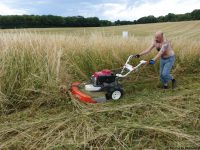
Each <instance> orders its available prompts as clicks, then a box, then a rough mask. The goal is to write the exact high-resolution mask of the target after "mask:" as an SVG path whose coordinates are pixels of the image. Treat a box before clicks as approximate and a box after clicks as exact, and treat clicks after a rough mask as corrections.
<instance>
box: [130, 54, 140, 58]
mask: <svg viewBox="0 0 200 150" xmlns="http://www.w3.org/2000/svg"><path fill="white" fill-rule="evenodd" d="M131 58H140V55H139V54H136V55H132V57H131Z"/></svg>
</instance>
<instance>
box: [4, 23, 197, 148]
mask: <svg viewBox="0 0 200 150" xmlns="http://www.w3.org/2000/svg"><path fill="white" fill-rule="evenodd" d="M199 26H200V21H190V22H177V23H158V24H147V25H132V26H119V27H105V28H52V29H15V30H0V34H1V36H0V149H181V148H182V149H183V148H190V149H198V148H199V147H200V77H199V75H200V67H199V66H200V53H199V50H200V42H199V40H200V28H199ZM157 30H162V31H164V33H165V35H166V37H167V39H168V40H170V41H171V42H172V46H173V48H174V50H175V53H176V64H175V66H174V68H173V75H174V76H175V77H176V79H177V81H178V87H177V88H176V89H175V90H172V89H169V90H162V89H159V88H157V85H158V84H159V63H158V62H157V63H156V65H154V66H148V65H147V66H144V67H143V68H141V69H140V70H139V71H138V72H137V73H135V74H131V75H130V76H129V77H127V78H126V79H124V80H123V85H124V88H125V92H126V94H125V96H124V97H123V99H121V100H120V101H109V102H106V103H100V104H95V105H93V104H83V103H81V102H79V101H77V100H75V99H74V98H73V97H71V96H70V95H69V94H68V93H62V92H60V90H59V87H60V85H66V86H67V88H68V87H69V85H70V83H71V82H73V81H85V80H87V79H88V78H89V77H90V75H91V73H92V72H94V71H99V70H102V69H105V68H108V69H114V68H119V67H121V66H122V65H123V64H124V61H125V60H126V58H127V57H128V56H129V55H130V54H134V53H138V52H139V51H141V50H144V49H145V48H147V47H148V46H149V44H151V42H152V38H153V34H154V33H155V32H156V31H157ZM122 31H129V38H128V39H124V38H122V37H121V32H122ZM155 54H156V50H154V52H152V53H151V54H149V55H147V56H145V57H143V58H142V59H145V60H149V59H150V58H152V57H153V56H154V55H155ZM138 61H139V60H134V61H133V62H132V63H133V64H136V63H137V62H138Z"/></svg>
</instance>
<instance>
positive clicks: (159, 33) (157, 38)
mask: <svg viewBox="0 0 200 150" xmlns="http://www.w3.org/2000/svg"><path fill="white" fill-rule="evenodd" d="M155 41H156V43H162V42H163V41H164V35H163V32H162V31H157V32H156V34H155Z"/></svg>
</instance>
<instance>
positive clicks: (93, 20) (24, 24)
mask: <svg viewBox="0 0 200 150" xmlns="http://www.w3.org/2000/svg"><path fill="white" fill-rule="evenodd" d="M190 20H200V9H195V10H193V11H192V12H191V13H185V14H173V13H169V14H168V15H166V16H159V17H154V16H152V15H150V16H145V17H142V18H139V19H138V20H134V21H120V20H117V21H115V22H111V21H108V20H100V19H99V18H97V17H88V18H85V17H82V16H73V17H61V16H53V15H42V16H39V15H7V16H1V15H0V28H1V29H8V28H50V27H102V26H118V25H130V24H146V23H159V22H176V21H190Z"/></svg>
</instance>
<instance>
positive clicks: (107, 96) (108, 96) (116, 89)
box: [105, 88, 124, 100]
mask: <svg viewBox="0 0 200 150" xmlns="http://www.w3.org/2000/svg"><path fill="white" fill-rule="evenodd" d="M115 91H119V92H120V93H121V96H120V97H119V99H120V98H121V97H122V96H123V95H124V90H123V89H122V88H111V89H109V90H108V91H107V93H106V94H105V96H106V99H107V100H110V99H112V94H113V93H114V92H115ZM119 99H116V100H119ZM113 100H114V99H113Z"/></svg>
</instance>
